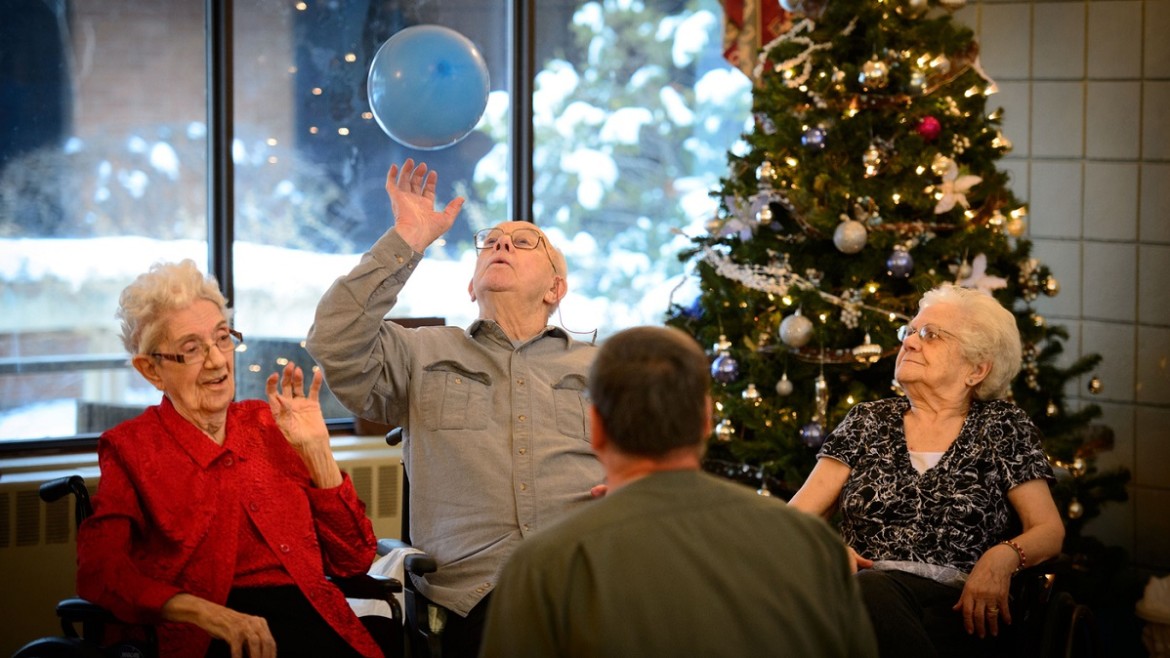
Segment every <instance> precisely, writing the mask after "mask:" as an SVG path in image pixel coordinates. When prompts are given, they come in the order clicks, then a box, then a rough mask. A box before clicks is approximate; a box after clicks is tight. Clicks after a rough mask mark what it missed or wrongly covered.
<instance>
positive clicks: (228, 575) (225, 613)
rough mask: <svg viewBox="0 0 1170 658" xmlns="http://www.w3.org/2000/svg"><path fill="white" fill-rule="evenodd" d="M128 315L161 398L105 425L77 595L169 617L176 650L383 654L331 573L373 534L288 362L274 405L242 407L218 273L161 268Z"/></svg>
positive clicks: (168, 643) (350, 562) (345, 567)
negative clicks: (134, 414)
mask: <svg viewBox="0 0 1170 658" xmlns="http://www.w3.org/2000/svg"><path fill="white" fill-rule="evenodd" d="M118 316H119V317H120V319H121V321H122V340H123V342H124V344H125V346H126V348H127V350H129V352H130V353H131V354H132V355H133V358H132V361H133V364H134V367H135V369H137V370H138V372H139V373H141V374H142V376H143V377H145V378H146V379H147V381H149V382H150V383H151V384H153V385H154V386H155V387H156V388H158V389H159V390H160V391H162V392H163V398H162V401H161V402H160V403H159V404H158V406H154V407H150V408H149V409H147V410H146V411H144V412H143V413H142V415H140V416H138V417H137V418H134V419H132V420H129V421H126V422H125V423H122V424H120V425H118V426H117V427H115V428H113V429H111V430H109V431H108V432H106V433H105V434H103V435H102V437H101V440H100V442H99V444H98V455H99V460H100V465H101V482H100V484H99V489H98V492H97V493H96V495H95V496H94V515H93V516H92V517H90V518H89V519H87V520H86V521H85V522H84V523H83V524H82V526H81V528H80V530H79V531H78V573H77V583H78V593H79V594H80V595H81V596H83V597H85V598H87V599H89V600H91V601H93V602H95V603H97V604H99V605H102V606H104V607H106V608H108V609H109V610H110V611H112V612H113V613H114V614H115V615H117V616H118V617H119V618H120V619H122V620H124V621H127V622H132V623H146V624H155V625H156V630H157V636H158V642H159V655H161V656H168V657H175V656H178V657H187V656H191V657H196V658H197V657H202V656H229V655H230V656H232V657H233V658H238V657H239V656H249V657H251V658H260V657H269V656H275V655H276V653H277V650H279V652H280V656H281V657H282V658H287V657H288V656H380V655H381V652H380V651H379V649H378V646H377V644H376V643H375V642H374V640H373V638H372V637H371V636H370V634H369V633H368V632H367V631H366V629H365V627H364V626H363V625H362V623H361V621H360V620H359V619H358V618H357V617H356V616H355V615H354V614H353V612H352V611H351V609H350V608H349V606H348V605H347V603H346V601H345V598H344V597H343V595H342V594H341V592H340V591H339V590H338V589H337V588H336V587H334V586H332V585H331V584H329V583H328V581H327V580H326V575H327V574H329V575H338V576H349V575H357V574H362V573H365V572H366V570H367V569H368V568H369V566H370V564H371V562H372V561H373V559H374V555H375V538H374V534H373V528H372V527H371V525H370V522H369V520H368V519H367V518H366V516H365V512H364V506H363V505H362V502H361V501H360V500H359V499H358V497H357V495H356V493H355V492H354V488H353V485H352V483H351V482H350V481H349V479H348V477H347V476H346V475H345V474H343V473H342V472H341V470H340V469H339V468H338V466H337V463H336V462H335V461H334V459H333V454H332V452H331V450H330V447H329V435H328V432H327V431H326V427H325V421H324V418H323V417H322V413H321V407H320V405H319V404H318V395H319V392H320V388H321V374H320V372H317V373H315V374H314V376H313V379H312V383H311V384H310V386H309V392H308V395H307V396H306V395H305V392H304V386H305V382H304V375H303V373H302V371H301V369H300V368H297V367H295V366H294V365H293V364H289V365H288V366H286V367H285V369H284V372H283V374H282V376H281V377H280V378H278V376H277V375H276V374H273V375H272V376H271V377H269V379H268V382H267V394H268V402H267V403H265V402H263V401H260V400H246V401H242V402H234V401H233V398H234V397H235V378H234V374H235V373H234V365H235V358H234V357H235V346H236V341H238V340H239V339H240V335H239V334H238V333H236V332H235V331H234V330H232V328H231V325H230V323H229V320H230V310H229V309H228V308H227V303H226V300H225V299H224V297H223V295H222V294H221V293H220V291H219V288H218V285H217V284H216V281H215V279H214V278H212V277H205V276H204V275H203V274H202V273H201V272H199V270H198V269H197V268H196V266H195V264H194V263H193V262H192V261H190V260H185V261H183V262H181V263H177V264H174V263H168V264H158V265H155V266H153V267H152V268H151V269H150V271H149V272H147V273H146V274H143V275H141V276H139V277H138V279H137V280H135V281H134V282H133V283H132V284H130V286H128V287H127V288H126V289H125V290H124V291H123V292H122V296H121V300H120V308H119V311H118Z"/></svg>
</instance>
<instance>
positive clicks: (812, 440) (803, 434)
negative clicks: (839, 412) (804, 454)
mask: <svg viewBox="0 0 1170 658" xmlns="http://www.w3.org/2000/svg"><path fill="white" fill-rule="evenodd" d="M800 440H801V441H804V445H806V446H808V447H810V448H814V449H817V450H819V449H820V447H821V444H822V443H824V442H825V428H824V427H821V424H820V423H818V422H816V421H813V422H811V423H809V424H807V425H805V426H804V427H802V428H800Z"/></svg>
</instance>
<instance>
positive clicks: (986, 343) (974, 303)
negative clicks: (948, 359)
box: [918, 283, 1023, 400]
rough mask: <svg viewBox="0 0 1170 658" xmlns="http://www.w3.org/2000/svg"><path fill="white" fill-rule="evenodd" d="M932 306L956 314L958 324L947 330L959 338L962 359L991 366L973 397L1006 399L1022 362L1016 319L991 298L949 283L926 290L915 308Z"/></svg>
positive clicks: (982, 293)
mask: <svg viewBox="0 0 1170 658" xmlns="http://www.w3.org/2000/svg"><path fill="white" fill-rule="evenodd" d="M933 304H949V305H950V306H953V307H954V308H955V309H957V310H958V311H959V316H960V318H961V322H960V323H959V325H958V326H956V327H948V328H947V331H950V332H951V333H953V334H954V335H955V336H956V337H957V338H958V340H959V347H960V350H961V351H962V354H963V358H964V359H966V360H967V361H968V362H969V363H971V364H972V365H978V364H980V363H988V364H990V366H991V368H990V370H989V371H988V373H987V377H985V378H984V379H983V381H981V382H979V384H978V385H977V386H976V387H975V390H974V395H975V398H976V399H979V400H994V399H997V398H1004V397H1007V396H1008V393H1009V392H1010V391H1011V384H1012V380H1013V379H1015V376H1016V374H1017V373H1019V372H1020V364H1021V361H1022V359H1023V347H1022V346H1021V344H1020V329H1019V327H1018V326H1016V316H1015V315H1013V314H1012V312H1011V311H1009V310H1008V309H1006V308H1004V307H1003V305H1002V304H1000V303H999V302H998V301H996V299H995V298H994V297H992V296H991V295H989V294H987V293H985V292H983V291H981V290H974V289H971V288H962V287H959V286H956V285H954V284H950V283H944V284H943V285H941V286H938V287H937V288H934V289H932V290H929V291H927V292H926V294H924V295H923V296H922V299H921V300H920V301H919V302H918V307H919V308H922V309H924V308H927V307H928V306H931V305H933Z"/></svg>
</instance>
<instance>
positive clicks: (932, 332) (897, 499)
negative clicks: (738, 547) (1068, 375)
mask: <svg viewBox="0 0 1170 658" xmlns="http://www.w3.org/2000/svg"><path fill="white" fill-rule="evenodd" d="M919 307H920V310H919V312H918V315H917V316H915V318H914V319H913V321H911V323H910V324H908V325H906V326H905V327H903V328H902V329H901V330H900V332H899V337H900V338H901V340H902V348H901V350H900V351H899V352H898V357H897V362H896V365H895V378H896V380H897V381H898V384H899V385H900V386H901V387H902V389H903V390H904V391H905V393H906V395H905V397H898V398H889V399H884V400H878V401H876V402H867V403H862V404H859V405H857V406H856V407H854V408H853V409H852V410H851V411H850V412H849V414H848V415H847V416H846V417H845V419H844V420H843V421H842V422H841V424H840V425H839V426H838V427H837V428H835V429H834V430H833V431H832V433H831V434H830V435H829V437H828V438H827V439H826V441H825V443H824V446H823V447H822V448H821V451H820V454H819V455H818V460H817V465H816V467H815V468H814V469H813V471H812V473H811V474H810V475H809V478H808V480H807V481H806V482H805V483H804V485H803V486H802V487H801V489H800V490H799V491H798V492H797V493H796V494H795V495H794V496H793V498H792V500H791V501H790V504H791V505H792V506H793V507H796V508H798V509H801V510H804V511H806V512H809V513H812V514H816V515H819V516H822V517H825V518H828V517H830V516H831V515H832V514H833V511H834V509H835V508H836V507H837V506H838V505H839V506H840V511H841V533H842V535H843V537H844V539H845V543H846V544H848V545H849V547H850V549H851V551H852V552H853V553H854V555H855V558H856V563H857V566H858V567H859V568H860V569H861V571H859V573H858V578H859V580H860V585H861V590H862V593H863V596H864V598H865V602H866V607H867V609H868V610H869V615H870V620H871V621H872V622H873V626H874V630H875V632H876V633H877V637H878V645H879V649H880V651H881V654H882V655H883V656H938V655H944V656H954V655H996V654H997V653H998V649H997V644H996V642H997V640H996V636H999V634H1000V630H1001V629H1002V628H1003V626H1002V625H1003V624H1010V623H1011V621H1012V619H1011V613H1010V610H1009V608H1008V589H1009V586H1010V584H1011V578H1012V576H1013V574H1015V573H1016V572H1017V571H1019V570H1020V569H1022V568H1023V567H1025V566H1029V565H1033V564H1037V563H1040V562H1043V561H1044V560H1047V559H1049V558H1050V557H1053V556H1054V555H1056V554H1057V553H1058V552H1059V551H1060V548H1061V543H1062V541H1063V539H1064V526H1063V524H1062V522H1061V519H1060V514H1059V512H1058V511H1057V509H1056V504H1055V503H1054V502H1053V499H1052V494H1051V492H1050V491H1049V482H1048V481H1049V480H1051V479H1053V475H1052V468H1051V467H1050V466H1049V464H1048V460H1047V458H1046V457H1045V455H1044V451H1043V450H1042V449H1041V447H1040V440H1039V431H1038V430H1037V429H1036V426H1035V425H1033V424H1032V421H1031V420H1030V419H1029V418H1028V417H1027V415H1025V414H1024V412H1023V411H1022V410H1021V409H1020V408H1019V407H1017V406H1015V405H1014V404H1012V403H1011V402H1009V401H1008V400H1006V399H1004V398H1005V396H1007V395H1008V393H1009V390H1010V385H1011V381H1012V379H1013V378H1014V377H1015V375H1016V373H1018V372H1019V370H1020V361H1021V346H1020V334H1019V330H1018V329H1017V328H1016V322H1015V317H1014V316H1013V315H1012V313H1011V312H1010V311H1008V310H1007V309H1005V308H1004V307H1003V306H1001V305H1000V304H999V302H997V301H995V299H994V298H993V297H991V296H990V295H987V294H985V293H983V292H980V291H976V290H970V289H966V288H959V287H956V286H951V285H943V286H940V287H938V288H935V289H933V290H931V291H929V292H927V293H926V294H925V295H924V296H923V298H922V300H921V302H920V304H919Z"/></svg>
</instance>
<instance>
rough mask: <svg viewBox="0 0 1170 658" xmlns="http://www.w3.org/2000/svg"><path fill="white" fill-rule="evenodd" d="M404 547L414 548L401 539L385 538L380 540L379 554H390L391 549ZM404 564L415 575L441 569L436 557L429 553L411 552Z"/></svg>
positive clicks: (408, 571) (407, 570)
mask: <svg viewBox="0 0 1170 658" xmlns="http://www.w3.org/2000/svg"><path fill="white" fill-rule="evenodd" d="M403 548H412V546H411V545H410V544H407V543H406V542H404V541H402V540H401V539H385V538H384V539H379V540H378V555H389V554H390V551H393V550H397V549H403ZM402 566H403V568H404V569H405V570H406V572H407V573H412V574H415V575H422V574H427V573H434V572H435V571H437V570H438V569H439V565H438V563H436V562H435V558H433V557H431V556H430V555H428V554H427V553H411V554H410V555H407V556H406V557H405V558H404V559H403V561H402Z"/></svg>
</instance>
